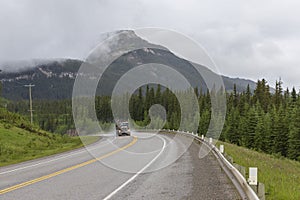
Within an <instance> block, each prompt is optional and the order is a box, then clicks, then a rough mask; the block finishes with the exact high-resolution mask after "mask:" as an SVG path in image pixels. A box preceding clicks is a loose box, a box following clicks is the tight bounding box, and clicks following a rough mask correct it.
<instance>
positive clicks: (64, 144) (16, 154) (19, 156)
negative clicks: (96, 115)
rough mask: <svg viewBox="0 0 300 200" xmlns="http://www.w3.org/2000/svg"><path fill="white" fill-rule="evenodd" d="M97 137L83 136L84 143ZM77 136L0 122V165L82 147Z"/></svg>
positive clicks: (93, 140)
mask: <svg viewBox="0 0 300 200" xmlns="http://www.w3.org/2000/svg"><path fill="white" fill-rule="evenodd" d="M98 139H99V137H85V138H83V140H84V143H85V144H90V143H93V142H95V141H97V140H98ZM82 146H83V144H82V141H81V140H80V138H79V137H68V136H61V135H58V134H51V133H48V132H45V131H38V132H35V133H32V132H30V131H27V130H24V129H21V128H18V127H16V126H12V125H9V124H6V123H0V166H6V165H10V164H16V163H19V162H23V161H28V160H32V159H36V158H41V157H44V156H49V155H53V154H57V153H61V152H65V151H69V150H72V149H76V148H80V147H82Z"/></svg>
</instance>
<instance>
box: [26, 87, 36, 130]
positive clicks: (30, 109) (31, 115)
mask: <svg viewBox="0 0 300 200" xmlns="http://www.w3.org/2000/svg"><path fill="white" fill-rule="evenodd" d="M24 86H25V87H28V89H29V112H30V122H31V124H32V123H33V110H32V96H31V88H32V87H34V86H35V85H31V84H29V85H24Z"/></svg>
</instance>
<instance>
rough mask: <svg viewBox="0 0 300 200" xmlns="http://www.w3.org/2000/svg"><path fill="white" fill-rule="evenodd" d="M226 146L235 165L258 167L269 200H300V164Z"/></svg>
mask: <svg viewBox="0 0 300 200" xmlns="http://www.w3.org/2000/svg"><path fill="white" fill-rule="evenodd" d="M218 144H224V147H225V152H226V154H228V155H229V156H231V157H233V160H234V162H235V163H237V164H239V165H242V166H244V167H246V168H247V169H248V168H249V167H258V170H259V171H258V179H259V182H261V183H264V184H265V192H266V199H267V200H299V199H300V162H297V161H292V160H289V159H286V158H277V157H275V156H272V155H268V154H265V153H260V152H257V151H253V150H249V149H246V148H243V147H239V146H236V145H232V144H228V143H223V142H218Z"/></svg>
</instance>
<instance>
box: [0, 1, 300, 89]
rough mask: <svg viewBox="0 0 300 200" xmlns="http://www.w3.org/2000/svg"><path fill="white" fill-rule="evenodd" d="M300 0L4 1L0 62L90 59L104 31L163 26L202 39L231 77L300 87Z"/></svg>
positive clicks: (0, 12)
mask: <svg viewBox="0 0 300 200" xmlns="http://www.w3.org/2000/svg"><path fill="white" fill-rule="evenodd" d="M299 10H300V1H297V0H280V1H277V0H269V1H267V0H265V1H261V0H251V1H249V0H227V1H224V0H119V1H117V0H88V1H87V0H1V1H0V27H1V31H0V63H3V62H4V61H8V60H23V59H25V60H28V59H31V58H62V57H68V58H79V59H84V58H85V57H86V56H87V55H88V53H89V51H90V50H91V49H92V48H93V47H94V46H95V45H96V44H97V43H98V42H99V41H100V40H101V33H104V32H108V31H114V30H118V29H134V28H139V27H149V26H150V27H161V28H168V29H173V30H175V31H179V32H181V33H183V34H186V35H188V36H190V37H192V38H193V39H195V40H196V41H197V42H199V43H200V44H202V45H203V47H204V48H206V50H207V51H208V53H209V54H210V55H211V57H212V58H213V60H214V61H215V62H216V64H217V65H218V68H219V71H220V72H221V73H222V74H224V75H228V76H231V77H242V78H249V79H252V80H257V79H259V78H263V77H265V78H266V79H267V80H268V81H269V82H270V84H271V85H274V82H275V80H276V79H279V77H281V78H282V80H283V82H284V86H289V87H291V86H292V85H294V86H296V88H297V89H300V12H299Z"/></svg>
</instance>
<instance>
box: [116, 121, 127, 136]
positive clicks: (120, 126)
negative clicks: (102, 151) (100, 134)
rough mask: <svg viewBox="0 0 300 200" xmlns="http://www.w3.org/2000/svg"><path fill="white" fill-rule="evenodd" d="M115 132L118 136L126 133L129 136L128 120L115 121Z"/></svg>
mask: <svg viewBox="0 0 300 200" xmlns="http://www.w3.org/2000/svg"><path fill="white" fill-rule="evenodd" d="M116 134H117V135H118V136H123V135H128V136H130V128H129V123H128V122H117V123H116Z"/></svg>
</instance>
